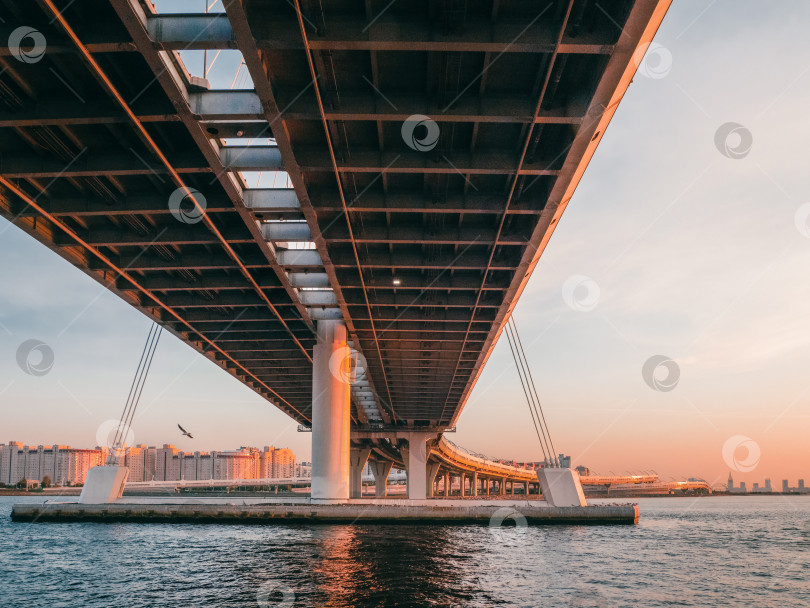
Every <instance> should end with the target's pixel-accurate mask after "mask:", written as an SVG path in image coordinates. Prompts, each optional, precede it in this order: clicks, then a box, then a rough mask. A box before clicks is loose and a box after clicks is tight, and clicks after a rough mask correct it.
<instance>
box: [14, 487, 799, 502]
mask: <svg viewBox="0 0 810 608" xmlns="http://www.w3.org/2000/svg"><path fill="white" fill-rule="evenodd" d="M81 491H82V488H81V487H71V488H48V489H47V490H44V491H34V492H27V491H25V490H17V489H12V488H0V496H43V497H45V496H79V495H80V494H81ZM124 496H129V497H136V496H137V497H149V496H152V497H156V498H167V497H176V498H222V497H223V496H232V497H249V496H255V497H265V496H266V497H275V498H279V497H290V496H294V497H298V498H300V497H302V496H301V494H300V493H288V492H283V493H281V492H280V493H278V494H276V493H274V492H266V491H262V492H250V491H236V492H227V493H226V492H221V493H220V492H182V493H176V492H142V491H138V492H127V491H124ZM585 496H586V498H587V499H589V500H591V499H593V500H606V499H613V498H616V499H619V498H621V499H624V498H698V497H700V498H711V497H713V496H746V497H747V496H810V492H802V493H800V492H746V493H744V494H743V493H741V492H734V493H728V492H715V493H713V494H703V495H700V496H697V495H694V494H645V493H639V494H624V493H622V494H621V495H610V496H605V495H588V494H586V495H585ZM370 497H373V496H364V498H370ZM518 497H519V496H514V497H513V496H490V497H488V498H489V499H490V500H492V499H496V498H507V499H514V498H518ZM392 498H401V497H398V496H392ZM452 498H454V499H456V500H458V499H460V498H461V497H460V496H457V497H452ZM480 498H485V497H484V496H481V497H480ZM436 500H437V501H440V500H443V498H442V497H439V498H437V499H436ZM463 500H476V497H471V496H465V497H464V498H463ZM529 500H537V497H536V496H533V497H531V498H530V499H529Z"/></svg>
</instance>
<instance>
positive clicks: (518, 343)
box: [505, 316, 559, 466]
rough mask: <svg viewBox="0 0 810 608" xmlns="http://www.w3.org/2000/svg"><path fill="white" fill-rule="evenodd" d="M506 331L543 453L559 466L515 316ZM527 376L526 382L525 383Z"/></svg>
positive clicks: (551, 462) (548, 460)
mask: <svg viewBox="0 0 810 608" xmlns="http://www.w3.org/2000/svg"><path fill="white" fill-rule="evenodd" d="M505 333H506V337H507V340H508V341H509V349H510V351H512V359H513V360H514V362H515V366H516V367H517V369H518V376H519V377H520V382H521V387H522V388H523V393H524V395H525V397H526V403H527V405H528V406H529V412H530V414H531V416H532V422H533V423H534V425H535V432H536V433H537V438H538V440H539V441H540V447H541V449H542V450H543V455H544V457H545V458H546V462H547V463H549V464H551V465H553V466H559V461H558V459H557V455H556V454H557V452H556V449H555V447H554V442H553V441H552V439H551V431H550V430H549V428H548V423H547V422H546V417H545V414H544V413H543V408H542V405H541V404H540V396H539V394H538V392H537V386H536V385H535V382H534V377H533V376H532V372H531V368H530V367H529V360H528V359H527V357H526V352H525V350H524V349H523V341H522V340H521V339H520V334H519V332H518V328H517V324H516V323H515V320H514V316H510V318H509V320H508V321H507V323H506V327H505ZM524 378H525V383H524Z"/></svg>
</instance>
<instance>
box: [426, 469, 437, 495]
mask: <svg viewBox="0 0 810 608" xmlns="http://www.w3.org/2000/svg"><path fill="white" fill-rule="evenodd" d="M439 466H440V465H439V464H438V463H433V464H429V465H427V497H428V498H433V497H434V496H435V493H434V488H435V487H436V476H437V475H438V474H439Z"/></svg>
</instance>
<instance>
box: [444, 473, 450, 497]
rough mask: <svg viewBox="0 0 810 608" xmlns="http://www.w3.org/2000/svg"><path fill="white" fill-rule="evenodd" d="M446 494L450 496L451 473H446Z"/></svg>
mask: <svg viewBox="0 0 810 608" xmlns="http://www.w3.org/2000/svg"><path fill="white" fill-rule="evenodd" d="M444 495H445V497H449V496H450V473H445V474H444Z"/></svg>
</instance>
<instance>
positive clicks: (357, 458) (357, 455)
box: [349, 448, 371, 498]
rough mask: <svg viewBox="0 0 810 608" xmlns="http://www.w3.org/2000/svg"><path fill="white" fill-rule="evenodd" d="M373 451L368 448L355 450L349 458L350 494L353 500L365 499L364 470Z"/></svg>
mask: <svg viewBox="0 0 810 608" xmlns="http://www.w3.org/2000/svg"><path fill="white" fill-rule="evenodd" d="M369 454H371V450H370V449H368V448H353V449H352V450H351V452H350V456H349V466H350V467H351V469H350V472H349V477H350V479H349V483H350V486H351V487H350V494H351V497H352V498H362V497H363V469H364V468H365V466H366V462H367V461H368V456H369Z"/></svg>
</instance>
